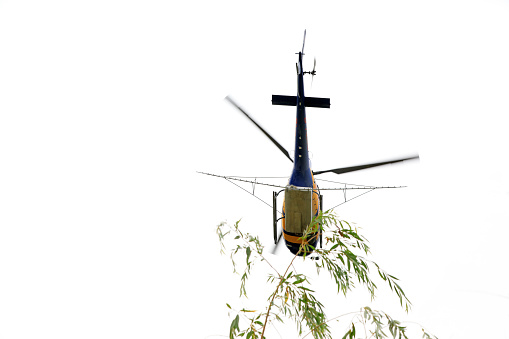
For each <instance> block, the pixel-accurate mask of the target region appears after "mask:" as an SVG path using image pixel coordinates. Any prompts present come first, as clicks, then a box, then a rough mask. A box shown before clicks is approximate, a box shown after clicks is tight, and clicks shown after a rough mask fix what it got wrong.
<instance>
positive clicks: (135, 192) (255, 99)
mask: <svg viewBox="0 0 509 339" xmlns="http://www.w3.org/2000/svg"><path fill="white" fill-rule="evenodd" d="M508 14H509V2H507V1H504V0H498V1H449V0H447V1H427V2H417V1H383V2H380V1H355V2H351V1H333V2H320V4H318V5H317V4H313V5H311V4H309V3H305V2H301V1H297V2H295V1H292V2H281V3H280V4H274V3H271V2H264V1H261V2H260V1H258V2H256V3H255V4H251V5H245V4H243V5H241V4H240V3H239V2H235V1H231V2H228V1H199V2H188V3H186V4H184V3H183V2H181V3H179V4H177V3H171V2H165V1H143V2H142V1H112V0H106V1H104V0H103V1H46V2H39V1H0V206H1V208H0V337H2V338H6V339H10V338H91V337H93V338H141V337H143V338H168V337H171V338H177V337H195V338H205V337H207V336H211V335H216V334H224V335H226V334H227V331H228V328H229V319H228V317H227V310H226V307H225V302H229V303H231V304H232V305H233V304H234V303H235V299H236V295H237V288H238V284H237V280H235V279H236V278H235V276H232V275H231V269H230V267H229V262H228V259H227V257H224V256H223V257H222V256H220V255H219V244H218V242H217V238H216V236H215V233H214V232H215V226H216V225H217V224H218V223H219V222H220V221H222V220H228V221H231V222H233V221H235V220H238V219H239V218H243V221H242V224H243V225H245V227H246V229H247V230H249V231H250V232H252V233H256V234H257V235H259V236H260V238H261V239H262V241H264V242H265V243H267V244H269V243H270V240H271V237H272V233H271V218H272V214H271V210H270V209H269V208H268V207H266V206H265V205H263V204H262V203H260V202H259V201H258V200H256V199H254V198H252V197H250V196H249V195H248V194H246V193H244V192H243V191H241V190H240V189H238V188H236V187H235V186H233V185H231V184H229V183H228V182H226V181H224V180H221V179H216V178H211V177H205V176H200V175H198V174H196V173H195V171H208V172H212V173H218V174H225V175H246V176H247V175H257V176H265V175H272V176H287V175H289V173H290V171H291V166H290V163H289V162H288V160H286V159H285V157H284V156H283V155H282V154H281V153H280V152H279V150H277V148H275V147H274V146H273V145H272V144H271V143H270V142H269V141H268V140H266V139H265V138H264V136H263V135H262V134H261V133H260V132H259V131H257V130H256V129H255V128H254V127H253V126H251V125H250V123H249V121H247V119H245V118H244V117H242V116H241V115H240V114H239V113H237V112H236V111H235V110H234V109H232V108H231V107H230V106H229V104H228V103H226V102H225V101H224V100H223V98H224V97H225V96H226V95H232V96H233V97H234V98H235V99H237V101H238V102H239V103H240V104H241V105H243V106H244V107H245V108H246V109H247V110H248V111H249V112H250V113H251V114H252V116H253V117H254V118H255V119H256V120H257V121H258V122H260V123H261V124H262V126H264V127H265V128H266V129H267V130H268V131H269V132H270V133H272V135H273V136H274V137H275V138H276V139H277V140H278V141H279V142H280V143H282V144H283V146H284V147H286V148H287V149H288V150H289V151H291V150H292V149H293V137H294V119H295V112H294V109H293V108H289V107H272V106H271V105H270V95H271V94H287V95H295V89H296V78H295V62H296V56H295V54H294V53H295V52H297V51H298V50H299V49H300V48H301V44H302V34H303V31H304V29H307V40H306V49H305V52H306V57H305V67H307V68H308V69H311V68H312V64H313V57H316V58H317V76H316V77H315V79H314V83H313V87H312V88H310V86H309V84H307V87H306V93H307V94H308V95H312V96H320V97H330V98H331V103H332V107H331V109H330V110H319V109H315V110H309V111H308V135H309V139H310V140H309V145H310V151H311V152H312V153H313V159H312V161H313V168H314V169H316V170H321V169H330V168H336V167H340V166H348V165H355V164H359V163H364V162H371V161H378V160H384V159H387V158H389V159H390V158H394V157H399V156H405V155H408V154H412V153H414V152H418V153H419V154H420V156H421V161H420V162H412V163H408V164H404V165H401V166H397V165H394V166H388V167H386V168H379V169H373V170H368V171H363V172H358V173H352V174H348V175H344V176H341V177H340V176H334V175H329V176H327V177H326V178H330V179H336V180H341V181H346V182H353V183H357V184H366V185H408V186H409V187H408V188H406V189H401V190H386V191H376V192H372V193H370V194H367V195H366V196H364V197H362V198H359V199H356V200H354V201H352V202H350V203H348V204H346V205H344V206H342V207H341V208H339V209H338V210H337V213H338V214H339V216H340V217H341V218H343V219H346V220H349V221H353V222H356V223H357V225H358V226H360V227H362V228H363V231H364V235H365V236H366V237H367V238H368V239H369V240H370V241H371V245H372V249H373V256H372V258H373V259H374V260H375V261H377V262H380V264H381V265H382V266H383V267H385V268H386V269H387V270H388V271H389V272H390V273H391V274H394V275H396V276H397V277H399V278H400V279H401V285H402V287H403V288H404V289H405V291H406V292H407V295H408V296H409V298H410V300H411V301H412V302H413V304H414V308H413V312H411V313H410V314H409V315H408V316H404V315H403V316H402V317H403V318H404V319H408V320H413V321H417V322H419V323H421V324H423V325H425V326H426V327H427V328H428V329H429V330H430V331H431V332H433V333H435V334H437V335H438V336H439V337H440V338H479V337H496V338H509V330H508V329H507V326H506V323H507V319H508V317H509V311H508V303H509V288H508V287H507V286H509V269H508V266H507V264H506V260H507V258H508V257H509V250H508V248H507V246H506V238H507V236H508V235H509V231H508V228H507V227H508V226H509V223H508V221H509V212H508V211H507V206H508V202H509V180H508V179H507V175H506V173H507V172H508V170H509V163H508V160H507V155H506V154H507V152H506V148H507V145H508V144H509V143H508V141H509V137H508V136H507V132H506V131H507V122H506V120H507V119H505V116H506V115H507V112H508V109H509V103H508V100H507V93H508V92H509V63H508V62H507V60H509V47H508V43H507V42H508V41H509V40H508V38H509V21H508V20H507V17H508ZM257 192H258V188H257ZM259 193H260V194H262V195H263V194H265V196H266V200H267V201H269V200H270V197H271V191H270V190H265V191H263V190H262V189H260V190H259ZM341 199H342V196H341V193H339V194H336V195H335V194H330V193H329V194H327V195H326V196H325V205H326V207H331V206H332V204H333V202H335V201H337V202H338V203H339V202H340V201H341ZM284 259H285V253H283V254H282V255H281V256H280V257H276V258H273V260H274V261H275V262H280V263H283V262H284ZM303 269H305V268H303ZM263 274H264V272H258V275H256V274H255V275H254V276H253V279H254V280H255V281H258V280H257V279H261V280H260V281H264V276H263ZM317 286H321V287H322V286H325V285H320V284H318V283H317ZM250 291H252V293H256V291H257V289H256V288H255V287H254V285H253V286H252V288H251V289H250ZM320 293H321V294H322V295H323V296H325V298H326V299H327V300H328V301H329V302H330V303H332V304H331V305H332V306H331V309H332V310H331V311H330V312H329V314H330V315H331V316H333V315H338V312H339V314H341V312H349V311H352V310H356V309H357V308H358V307H361V306H363V305H365V303H363V298H362V296H357V295H354V297H353V299H350V300H349V302H348V303H347V304H345V301H344V299H342V298H339V297H338V299H335V298H336V295H335V292H334V291H333V290H331V291H328V290H325V289H320ZM262 297H263V298H265V296H264V295H262ZM252 299H253V300H256V298H255V297H253V298H252ZM335 300H339V301H338V302H336V301H335ZM239 305H240V304H239ZM338 305H339V306H338ZM378 305H379V307H380V308H382V309H386V310H393V309H397V307H395V305H396V300H395V299H391V298H386V296H385V295H384V293H381V298H380V301H379V304H378ZM396 314H399V313H397V311H396ZM275 337H276V338H277V337H278V336H277V335H276V336H275Z"/></svg>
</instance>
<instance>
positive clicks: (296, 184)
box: [199, 31, 419, 256]
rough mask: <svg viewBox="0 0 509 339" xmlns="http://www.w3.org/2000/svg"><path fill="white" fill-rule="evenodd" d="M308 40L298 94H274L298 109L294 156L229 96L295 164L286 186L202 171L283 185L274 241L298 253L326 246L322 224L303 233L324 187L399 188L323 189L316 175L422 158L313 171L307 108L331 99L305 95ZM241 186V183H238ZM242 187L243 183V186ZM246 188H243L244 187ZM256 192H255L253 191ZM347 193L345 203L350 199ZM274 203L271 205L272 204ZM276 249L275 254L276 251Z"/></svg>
mask: <svg viewBox="0 0 509 339" xmlns="http://www.w3.org/2000/svg"><path fill="white" fill-rule="evenodd" d="M305 42H306V31H304V39H303V43H302V49H301V51H299V52H298V53H296V54H298V60H297V63H296V70H297V95H295V96H289V95H272V105H281V106H295V107H296V109H297V114H296V115H297V119H296V127H295V151H294V156H293V158H292V157H291V156H290V153H288V151H287V150H286V149H285V148H284V147H283V146H281V144H280V143H278V142H277V141H276V139H274V138H273V137H272V136H271V135H270V134H269V133H268V132H267V131H266V130H265V129H263V128H262V127H261V126H260V125H259V124H258V123H257V122H256V121H255V120H254V119H253V118H252V117H251V116H250V115H249V114H248V113H247V112H246V111H245V110H244V109H243V108H242V107H241V106H239V105H238V104H237V103H236V102H235V101H234V100H233V99H232V98H230V97H229V96H227V97H226V98H225V99H226V100H227V101H228V102H229V103H230V104H232V105H233V106H234V107H235V108H237V109H238V110H239V111H240V112H241V113H242V114H244V115H245V116H246V117H247V118H248V119H249V120H250V121H251V122H252V123H253V124H254V125H255V126H256V127H258V129H259V130H260V131H262V132H263V133H264V134H265V136H266V137H267V138H269V139H270V140H271V141H272V143H273V144H274V145H275V146H276V147H277V148H278V149H279V150H280V151H281V152H282V153H283V154H284V155H285V156H286V157H287V158H288V159H289V160H290V161H291V162H292V163H293V169H292V172H291V175H290V178H289V180H288V183H287V185H286V186H281V185H273V184H264V183H262V182H258V181H256V180H255V181H251V180H246V179H245V178H241V177H232V176H221V175H216V174H210V173H204V172H199V173H201V174H205V175H210V176H215V177H221V178H225V179H227V180H228V181H230V182H231V180H235V181H241V182H248V183H251V184H253V185H256V184H259V185H267V186H272V187H277V188H280V189H281V190H279V191H278V192H276V191H274V192H273V194H272V198H273V200H272V211H273V234H274V244H275V245H276V247H277V245H278V243H279V241H280V239H281V236H283V239H284V242H285V243H286V247H287V248H288V250H290V252H291V253H293V254H294V255H298V256H305V255H309V254H311V252H312V250H303V249H301V245H302V243H305V244H308V245H311V247H308V246H306V248H308V249H309V248H316V246H317V244H318V240H319V241H320V247H321V246H322V232H321V227H319V228H318V231H317V232H314V233H311V234H309V235H308V236H307V238H305V239H304V237H303V234H304V233H305V230H306V229H307V227H308V226H309V225H310V223H311V221H312V219H313V218H314V217H316V216H318V215H319V214H320V211H323V195H322V194H321V190H344V192H345V193H346V190H347V189H370V190H374V189H379V188H399V187H403V186H399V187H395V186H386V187H374V186H363V187H355V188H347V187H346V185H345V188H325V189H323V188H322V189H320V188H319V187H318V185H317V183H316V179H315V176H317V175H320V174H324V173H329V172H330V173H336V174H343V173H348V172H354V171H359V170H363V169H367V168H372V167H377V166H383V165H388V164H392V163H397V162H402V161H406V160H413V159H419V155H412V156H409V157H405V158H399V159H391V160H387V161H382V162H375V163H367V164H362V165H356V166H350V167H342V168H335V169H329V170H323V171H313V170H311V165H310V157H309V152H308V137H307V125H306V107H314V108H327V109H328V108H330V105H331V104H330V98H319V97H306V96H305V94H304V75H306V74H310V75H312V76H313V77H314V76H315V75H316V70H315V67H316V59H315V60H314V65H313V70H312V71H304V70H303V57H304V45H305ZM237 186H238V185H237ZM239 187H240V186H239ZM241 188H242V187H241ZM282 192H284V200H283V207H282V212H281V217H280V218H278V211H277V197H278V195H279V194H280V193H282ZM253 195H254V191H253ZM346 201H347V200H346V195H345V202H346ZM269 206H270V205H269ZM278 221H281V224H282V227H281V232H280V233H279V236H278V234H277V223H278ZM276 247H275V248H274V250H273V253H274V252H275V250H276Z"/></svg>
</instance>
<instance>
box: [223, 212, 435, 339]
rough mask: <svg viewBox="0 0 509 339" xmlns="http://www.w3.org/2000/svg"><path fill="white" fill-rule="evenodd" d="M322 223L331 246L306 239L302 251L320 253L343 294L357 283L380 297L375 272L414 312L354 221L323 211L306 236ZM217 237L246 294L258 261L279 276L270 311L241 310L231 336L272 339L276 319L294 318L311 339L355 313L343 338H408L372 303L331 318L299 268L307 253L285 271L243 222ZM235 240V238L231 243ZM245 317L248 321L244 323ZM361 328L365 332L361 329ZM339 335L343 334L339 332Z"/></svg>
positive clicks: (321, 265)
mask: <svg viewBox="0 0 509 339" xmlns="http://www.w3.org/2000/svg"><path fill="white" fill-rule="evenodd" d="M319 227H321V228H322V230H323V235H324V240H325V246H324V248H323V249H320V248H314V247H312V246H310V245H309V244H306V243H303V244H302V245H301V247H300V252H302V253H310V252H311V251H314V253H315V254H313V256H318V258H319V259H318V260H312V261H311V260H310V264H314V265H315V266H316V269H317V273H318V274H319V273H320V272H322V271H326V272H327V273H328V274H329V275H330V277H331V278H332V279H333V280H334V282H335V284H336V286H337V292H338V293H339V292H341V293H342V294H344V295H345V296H346V295H347V293H348V292H349V291H351V290H352V289H353V288H354V287H355V286H356V284H358V285H360V286H363V287H364V288H365V289H367V291H369V293H370V295H371V299H374V298H375V291H376V290H377V285H376V284H375V283H374V282H373V278H372V273H371V272H372V271H376V272H377V273H375V276H376V277H377V278H381V279H382V281H383V282H384V283H386V284H387V285H388V286H389V288H390V289H391V290H392V291H393V292H394V293H395V294H396V296H397V297H398V299H399V302H400V304H401V307H402V308H403V309H404V310H405V311H406V312H408V311H409V309H410V306H411V303H410V301H409V300H408V298H407V296H406V295H405V292H404V291H403V289H402V288H401V286H400V285H399V284H398V279H397V278H396V277H394V276H393V275H390V274H389V273H387V272H386V271H384V270H382V269H381V268H380V266H379V265H378V264H377V263H375V262H374V261H372V260H369V259H367V257H365V256H368V255H369V253H370V250H369V246H368V244H367V240H366V238H365V237H363V236H362V235H360V234H359V233H358V231H357V229H356V228H354V227H352V226H351V225H350V224H349V223H348V222H346V221H343V220H339V219H338V218H337V217H336V216H335V215H334V214H333V213H332V212H331V211H326V212H325V213H323V214H322V213H320V215H319V216H317V217H316V218H314V219H313V221H312V222H311V224H310V225H309V227H308V228H307V230H306V233H305V234H304V235H303V236H302V239H306V238H307V237H308V236H310V235H312V234H315V233H316V232H317V231H318V230H319ZM216 232H217V235H218V237H219V241H220V243H221V252H222V253H226V251H228V252H229V255H230V259H231V261H232V265H233V269H234V272H236V273H238V274H239V275H240V276H241V278H240V296H241V297H242V296H245V297H247V292H246V282H247V279H248V277H249V274H250V273H251V268H252V267H253V265H254V264H255V263H256V262H264V263H266V264H267V265H269V266H270V267H271V268H272V270H273V271H274V274H269V276H268V279H267V282H268V283H271V284H273V285H275V287H274V289H273V292H272V293H271V294H270V295H269V297H268V299H267V306H266V308H265V310H263V311H261V312H258V311H253V310H246V309H241V310H239V311H237V315H236V316H235V318H234V319H233V321H232V322H231V324H230V332H229V337H230V339H233V338H246V339H255V338H259V339H262V338H266V336H265V332H266V329H267V326H268V325H271V324H272V325H273V324H275V323H276V322H280V323H284V321H285V319H289V320H293V321H294V323H295V325H296V328H297V330H298V333H299V336H300V337H301V338H305V337H307V336H309V335H312V336H313V338H315V339H326V338H332V333H331V328H330V323H331V321H333V320H335V319H338V318H340V317H342V316H345V315H350V316H352V321H351V323H350V325H349V327H348V330H347V331H346V332H345V333H344V334H343V336H342V338H343V339H347V338H348V339H353V338H377V339H378V338H389V337H392V338H408V337H407V327H406V326H403V324H402V323H401V322H400V321H398V320H395V319H393V318H392V317H390V316H389V315H388V314H387V313H385V312H382V311H377V310H372V309H371V308H370V307H367V306H366V307H362V308H361V309H360V310H359V311H356V312H349V313H346V314H343V315H340V316H336V317H334V318H327V316H326V315H325V310H324V306H323V304H322V303H321V302H320V301H319V300H318V299H317V298H316V296H315V291H314V290H313V289H312V288H311V287H312V286H311V284H310V282H309V279H308V277H307V276H306V275H304V274H302V273H298V272H296V271H295V266H294V265H293V263H294V261H295V260H297V258H301V259H298V260H309V256H308V257H307V256H306V255H304V256H302V257H299V256H297V255H296V256H294V257H293V259H292V260H291V262H290V263H289V264H288V266H286V269H285V271H284V272H280V271H278V270H276V269H275V268H274V267H273V265H271V263H270V262H269V261H268V260H267V259H266V257H265V256H264V253H263V250H264V247H263V245H262V244H261V243H260V241H259V239H258V237H255V236H252V235H250V234H249V233H244V232H242V231H241V229H240V227H239V221H238V222H236V223H235V224H234V225H229V224H227V223H221V224H219V225H218V227H217V230H216ZM227 238H231V239H232V240H233V241H234V242H233V243H234V246H233V247H232V248H230V249H227V248H226V247H225V240H226V239H227ZM228 243H229V242H228ZM239 255H240V256H242V257H244V258H243V261H244V260H245V265H242V266H244V268H243V270H241V271H240V272H239V271H238V262H237V261H236V260H238V257H239ZM226 305H227V307H228V308H229V309H232V308H231V306H230V305H229V304H226ZM241 317H242V318H243V319H244V320H245V321H243V323H245V324H246V325H244V326H241V324H240V319H241ZM359 328H361V329H362V330H359ZM335 337H337V336H335ZM422 337H423V338H425V339H432V338H436V337H435V336H433V335H431V334H429V333H428V332H426V331H425V330H424V329H422Z"/></svg>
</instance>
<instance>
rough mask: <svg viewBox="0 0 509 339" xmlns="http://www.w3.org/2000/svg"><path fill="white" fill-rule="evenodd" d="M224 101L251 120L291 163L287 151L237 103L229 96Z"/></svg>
mask: <svg viewBox="0 0 509 339" xmlns="http://www.w3.org/2000/svg"><path fill="white" fill-rule="evenodd" d="M225 99H226V100H228V101H229V102H230V103H231V104H232V105H233V106H235V107H236V108H237V109H238V110H239V111H241V112H242V113H243V114H244V115H245V116H246V117H247V118H248V119H249V120H251V122H252V123H253V124H255V125H256V127H258V128H259V129H260V131H262V132H263V134H265V135H266V136H267V138H269V139H270V141H272V142H273V143H274V145H276V146H277V148H279V150H280V151H281V152H283V154H284V155H286V157H287V158H288V159H290V161H291V162H293V160H292V158H290V154H289V153H288V151H287V150H286V149H285V148H284V147H283V146H281V145H280V144H279V142H277V141H276V139H274V138H273V137H272V136H271V135H270V134H269V133H267V131H265V130H264V129H263V128H262V127H261V126H260V125H258V124H257V123H256V121H254V120H253V118H251V117H250V116H249V114H247V113H246V111H244V110H243V109H242V108H241V107H240V106H239V105H237V103H236V102H235V101H233V99H232V98H230V97H229V96H226V97H225Z"/></svg>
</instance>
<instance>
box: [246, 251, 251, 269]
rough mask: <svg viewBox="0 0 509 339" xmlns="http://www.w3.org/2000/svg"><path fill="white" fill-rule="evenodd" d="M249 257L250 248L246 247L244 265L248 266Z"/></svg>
mask: <svg viewBox="0 0 509 339" xmlns="http://www.w3.org/2000/svg"><path fill="white" fill-rule="evenodd" d="M250 256H251V247H249V246H248V247H246V263H247V264H248V265H249V257H250Z"/></svg>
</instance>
